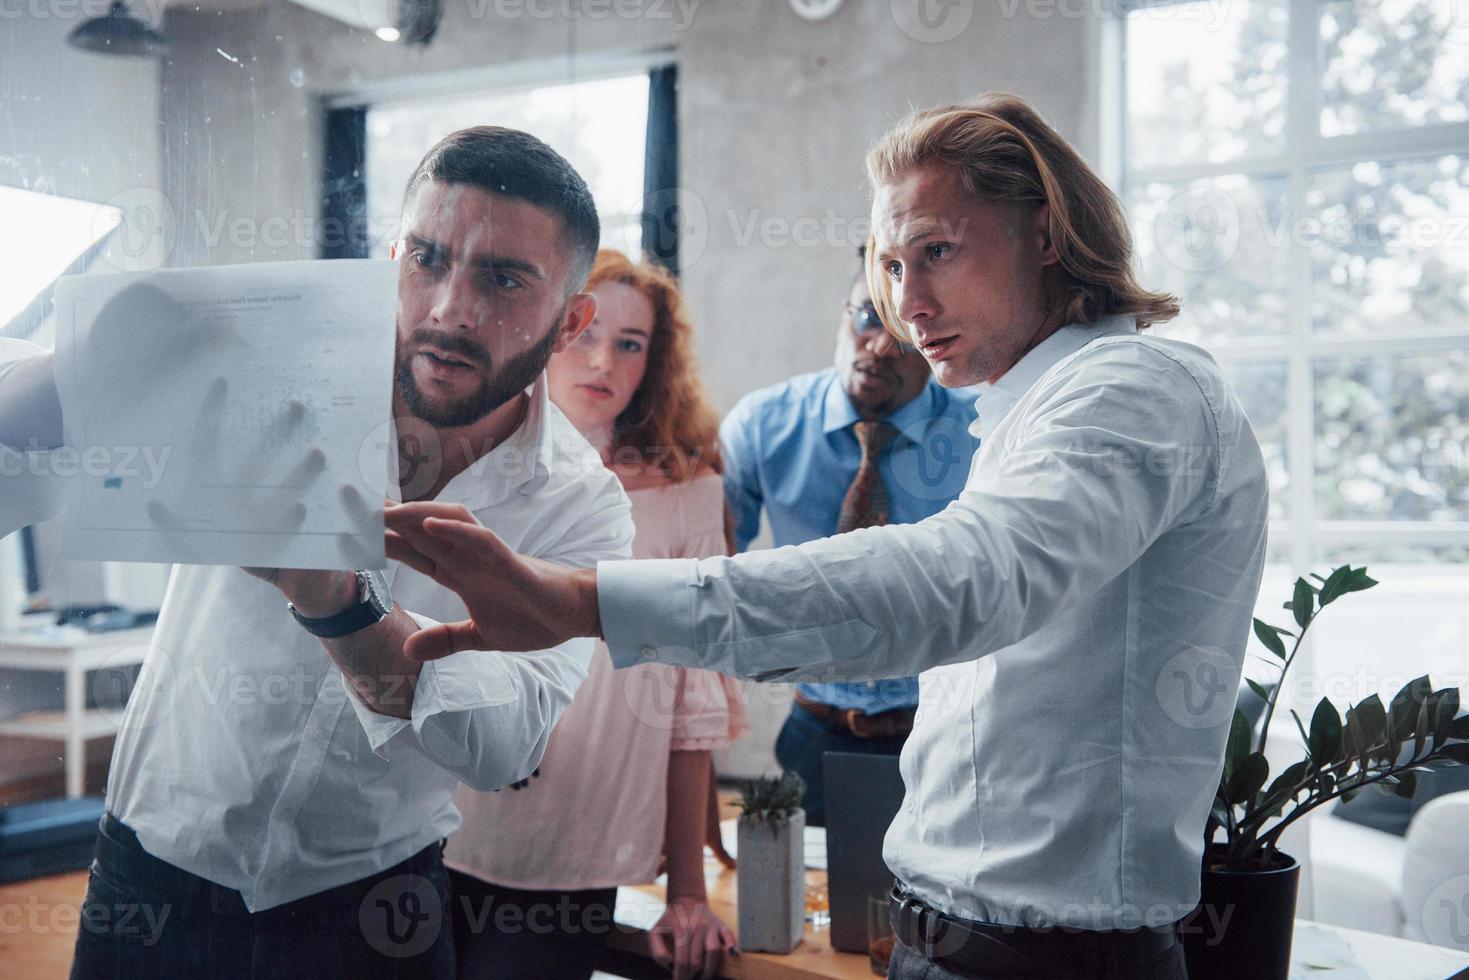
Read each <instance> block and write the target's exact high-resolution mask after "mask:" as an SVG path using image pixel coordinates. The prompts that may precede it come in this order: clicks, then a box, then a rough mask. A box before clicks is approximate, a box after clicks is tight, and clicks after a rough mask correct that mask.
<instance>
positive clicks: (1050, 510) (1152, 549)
mask: <svg viewBox="0 0 1469 980" xmlns="http://www.w3.org/2000/svg"><path fill="white" fill-rule="evenodd" d="M868 172H869V176H870V178H871V181H872V184H873V188H874V203H873V227H874V242H873V243H872V245H871V246H870V247H869V253H868V254H869V266H868V273H869V280H870V282H871V284H872V292H873V296H874V297H875V299H876V300H877V302H878V308H879V310H880V311H882V315H883V321H884V323H885V324H886V325H887V326H888V328H889V329H890V330H891V331H892V332H893V333H895V334H896V335H898V336H899V337H900V338H901V339H903V340H905V341H908V342H911V343H913V344H914V345H916V346H917V347H918V348H919V349H920V350H921V351H922V352H923V354H924V356H925V357H926V358H927V359H928V361H929V363H930V364H931V365H932V367H933V371H934V375H935V376H936V377H937V378H938V380H939V382H940V383H942V384H943V385H945V386H949V387H952V386H958V385H968V384H980V385H981V395H980V398H979V401H978V406H977V407H978V414H979V421H978V423H976V425H977V427H978V431H977V432H976V434H977V435H980V436H981V437H982V439H983V442H982V445H981V448H980V449H979V451H978V453H977V454H976V456H975V460H974V464H973V466H972V468H971V471H970V477H969V481H968V484H967V486H966V488H965V490H964V492H963V493H962V494H961V495H960V497H959V499H958V500H957V501H955V502H954V503H953V504H951V505H950V506H949V507H948V508H947V509H946V510H944V511H943V512H942V513H940V514H937V515H935V516H933V517H930V518H928V519H927V520H924V521H922V522H920V523H918V524H913V525H900V526H888V527H876V528H869V529H863V530H857V531H853V532H850V533H848V534H842V535H837V536H835V537H831V538H826V539H824V540H821V541H814V542H809V543H807V544H803V545H799V546H796V547H790V548H782V549H779V550H776V551H767V552H759V553H754V554H746V555H740V556H738V557H735V558H710V559H704V560H701V561H692V560H688V561H643V562H604V563H602V564H600V565H599V566H598V568H597V569H596V570H595V571H591V570H576V571H568V570H564V569H559V568H556V567H555V566H552V565H549V564H547V563H544V562H538V561H535V560H533V559H528V558H524V557H521V556H518V555H516V554H515V553H514V551H513V549H512V548H511V547H508V546H507V543H506V542H503V541H501V540H500V539H499V538H498V537H497V536H496V535H495V534H494V533H492V532H491V531H489V530H485V529H482V528H478V527H475V526H474V524H473V523H472V522H470V521H469V519H468V518H469V515H467V514H464V513H462V512H458V511H455V510H454V509H453V508H446V507H442V506H437V505H433V504H411V505H407V506H404V507H402V508H390V509H389V512H388V522H389V547H390V549H391V553H392V554H395V555H397V556H399V557H401V558H402V559H403V560H405V561H407V562H408V563H409V564H412V565H413V566H414V567H416V568H419V569H421V570H423V571H424V572H426V573H428V574H430V575H434V576H435V577H437V578H438V579H439V580H440V581H441V582H443V583H444V584H446V585H449V586H450V587H452V588H454V589H455V590H456V591H458V592H459V593H460V594H461V595H462V596H464V597H465V599H466V604H467V605H468V607H469V610H470V613H471V615H472V617H473V618H472V620H471V621H466V622H460V623H454V624H443V625H439V626H435V627H432V628H430V629H427V630H425V631H424V632H423V633H421V634H419V635H418V636H416V637H414V638H413V639H411V640H410V641H409V643H408V645H407V650H408V653H409V655H410V656H417V657H422V658H425V659H427V658H433V657H438V656H443V655H447V654H450V653H452V652H454V651H457V650H461V649H466V648H475V649H487V648H488V649H496V650H500V649H519V648H533V647H540V646H544V645H545V644H546V643H548V642H556V641H559V640H560V639H562V638H564V637H567V636H593V635H596V636H605V637H606V639H607V643H608V645H609V647H610V648H611V652H612V656H613V659H614V661H616V662H617V663H618V664H619V665H630V664H633V663H639V662H642V661H645V660H658V661H663V662H667V663H673V664H680V665H685V666H690V667H705V668H712V669H714V670H719V671H723V672H726V673H731V674H737V675H740V676H746V677H754V678H757V679H770V678H777V677H778V678H781V679H782V680H814V681H839V680H845V679H848V678H852V677H862V676H871V675H874V674H877V675H884V676H886V675H889V674H904V673H920V672H921V673H920V705H919V709H918V715H917V719H916V722H915V727H914V730H913V734H912V735H911V736H910V738H909V741H908V743H907V746H906V747H905V749H904V751H903V756H902V770H903V777H904V781H905V784H906V788H907V798H906V800H905V802H904V804H903V807H902V809H901V811H900V812H899V815H898V817H897V819H896V820H895V821H894V823H893V825H892V827H891V829H890V830H889V832H888V835H887V840H886V844H885V848H884V857H885V859H886V861H887V864H888V866H889V867H891V868H892V869H893V871H894V872H895V873H896V875H897V876H898V885H897V886H896V889H895V892H896V894H895V898H896V900H897V904H896V906H895V911H894V915H893V919H894V925H895V928H896V931H897V934H898V938H899V940H900V944H899V946H898V948H897V950H896V951H895V954H894V958H893V962H892V965H891V967H890V973H889V976H890V977H902V978H908V977H913V978H916V977H919V976H922V977H928V978H950V977H965V978H977V977H990V976H1024V975H1033V976H1034V975H1044V976H1066V977H1089V978H1093V977H1106V978H1119V980H1120V978H1139V977H1167V978H1176V977H1183V976H1185V966H1184V961H1183V954H1182V949H1181V945H1180V943H1179V942H1178V940H1177V923H1178V921H1179V920H1180V919H1181V918H1183V917H1184V916H1185V915H1186V914H1187V913H1188V912H1189V911H1190V910H1191V909H1192V908H1193V906H1194V905H1195V904H1196V902H1197V900H1198V895H1199V872H1200V866H1201V858H1202V852H1203V845H1204V840H1203V832H1204V826H1205V820H1206V817H1207V814H1208V812H1209V804H1210V801H1211V799H1212V797H1213V793H1214V790H1215V787H1216V786H1217V784H1218V780H1219V774H1220V771H1221V768H1222V765H1223V751H1224V743H1225V739H1226V736H1227V729H1228V725H1229V719H1230V716H1231V713H1232V711H1233V706H1234V694H1235V688H1236V684H1237V683H1238V678H1239V673H1240V667H1241V665H1242V662H1243V658H1244V649H1245V642H1246V634H1247V632H1248V629H1249V624H1250V617H1251V611H1252V608H1253V605H1254V600H1255V596H1256V592H1257V590H1258V588H1259V579H1260V572H1261V568H1262V566H1263V563H1264V555H1265V527H1266V511H1267V483H1266V477H1265V470H1264V466H1263V463H1262V460H1261V456H1260V451H1259V446H1258V444H1257V443H1256V440H1255V437H1254V435H1253V433H1252V432H1251V430H1250V427H1249V424H1248V423H1247V422H1246V420H1245V416H1244V413H1243V412H1242V411H1241V409H1240V406H1239V403H1238V402H1237V401H1236V399H1235V397H1234V395H1233V394H1232V393H1231V391H1230V389H1229V386H1228V385H1227V384H1226V383H1225V381H1224V379H1223V377H1222V375H1221V373H1220V371H1219V369H1218V367H1217V365H1215V363H1214V362H1213V360H1212V359H1211V358H1210V357H1209V356H1208V355H1207V354H1206V353H1204V352H1203V351H1202V350H1199V349H1198V348H1196V347H1192V346H1189V345H1187V344H1183V343H1178V342H1174V341H1168V340H1161V339H1157V338H1154V337H1151V336H1148V335H1143V334H1140V333H1139V330H1140V329H1142V328H1145V327H1147V326H1149V325H1150V324H1153V323H1158V322H1162V321H1165V320H1167V319H1169V318H1170V317H1172V316H1173V315H1175V314H1176V313H1177V311H1178V306H1177V303H1176V302H1175V301H1174V300H1173V298H1172V297H1170V296H1167V295H1164V294H1159V293H1154V292H1149V291H1147V290H1145V289H1143V288H1142V287H1141V286H1139V285H1138V283H1137V282H1136V281H1135V280H1134V277H1133V273H1132V270H1131V259H1132V255H1131V241H1130V237H1129V235H1128V232H1127V227H1126V223H1125V219H1124V217H1123V212H1122V209H1121V207H1120V206H1119V204H1118V201H1117V199H1116V197H1115V195H1113V194H1112V192H1111V191H1110V190H1109V189H1108V188H1107V187H1106V185H1105V184H1104V183H1103V182H1102V181H1101V180H1100V179H1098V178H1097V177H1096V175H1095V174H1094V173H1092V171H1091V170H1090V169H1089V168H1088V167H1087V165H1086V164H1085V162H1084V161H1083V160H1082V159H1081V157H1080V156H1079V155H1078V154H1077V153H1076V151H1075V150H1074V149H1072V148H1071V147H1070V146H1069V145H1068V144H1067V143H1066V142H1065V140H1064V139H1062V138H1061V136H1060V135H1059V134H1057V133H1056V132H1055V131H1054V130H1053V129H1052V128H1051V127H1050V126H1048V125H1047V124H1046V123H1045V122H1044V121H1043V120H1042V119H1041V118H1040V117H1039V116H1038V115H1037V114H1036V113H1035V111H1034V110H1033V109H1032V108H1031V107H1030V106H1028V105H1027V104H1026V103H1025V102H1023V101H1022V100H1020V99H1018V98H1015V97H1013V96H1007V95H988V96H982V97H980V98H979V99H977V100H975V101H973V102H970V103H966V104H960V105H950V106H944V107H942V108H938V109H932V110H928V111H925V112H920V113H917V114H916V115H914V116H913V117H910V118H909V119H908V120H906V121H904V122H903V123H902V124H900V125H899V126H898V127H897V129H895V130H894V131H893V132H892V133H890V134H888V135H887V136H886V137H884V138H883V139H882V140H881V141H880V142H879V143H878V145H877V146H876V147H875V148H874V150H873V151H872V153H871V154H870V155H869V157H868ZM1204 680H1208V681H1212V683H1210V684H1208V685H1207V686H1206V688H1205V690H1204V694H1205V697H1204V698H1203V699H1202V700H1200V698H1199V693H1200V690H1199V686H1198V685H1197V684H1196V682H1197V681H1204Z"/></svg>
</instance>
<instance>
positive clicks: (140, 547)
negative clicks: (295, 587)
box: [56, 260, 397, 569]
mask: <svg viewBox="0 0 1469 980" xmlns="http://www.w3.org/2000/svg"><path fill="white" fill-rule="evenodd" d="M396 309H397V265H396V263H393V262H384V261H369V260H336V261H313V262H275V263H260V264H255V265H239V266H217V267H214V268H204V269H178V270H165V271H157V272H149V273H136V274H135V273H126V274H114V275H98V276H74V277H70V278H66V279H62V280H61V281H60V282H59V283H58V284H57V288H56V327H57V341H56V383H57V389H58V391H59V392H60V395H61V405H62V415H63V420H64V424H65V428H66V444H67V446H68V448H69V449H70V450H71V451H72V452H74V453H75V454H76V455H75V459H76V462H77V469H78V478H77V480H76V481H75V482H76V486H75V488H74V489H73V491H72V492H71V493H70V494H69V496H68V501H67V506H66V511H65V515H64V518H63V522H64V528H65V532H66V533H65V543H64V545H63V553H64V554H65V556H66V557H68V558H86V559H106V560H116V561H145V562H185V563H194V564H211V565H256V566H267V567H275V568H331V569H350V568H380V567H382V566H383V565H384V563H385V559H384V554H383V518H382V510H383V506H382V499H383V492H384V485H385V475H386V473H387V467H388V445H387V438H386V436H385V433H386V432H387V431H388V429H387V425H386V423H387V420H388V418H389V416H390V414H391V395H392V383H393V382H392V375H393V347H394V341H393V338H394V321H395V311H396Z"/></svg>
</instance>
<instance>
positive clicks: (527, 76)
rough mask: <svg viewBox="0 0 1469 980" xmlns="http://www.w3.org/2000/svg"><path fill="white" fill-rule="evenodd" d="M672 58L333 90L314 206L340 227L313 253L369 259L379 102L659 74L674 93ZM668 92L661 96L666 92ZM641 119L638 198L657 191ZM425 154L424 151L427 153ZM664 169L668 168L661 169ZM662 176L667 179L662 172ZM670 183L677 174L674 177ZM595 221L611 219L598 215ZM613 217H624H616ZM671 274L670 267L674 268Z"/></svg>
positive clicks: (324, 100)
mask: <svg viewBox="0 0 1469 980" xmlns="http://www.w3.org/2000/svg"><path fill="white" fill-rule="evenodd" d="M677 70H678V59H677V58H676V57H675V55H674V52H673V50H672V49H657V50H652V51H646V52H637V53H610V54H604V55H590V56H581V57H579V58H578V59H577V61H576V68H575V71H569V70H568V64H567V62H566V61H565V60H564V59H549V60H544V61H531V62H523V63H516V64H512V65H502V66H495V67H490V68H474V69H465V70H459V71H450V72H444V73H439V74H433V75H417V76H409V77H406V78H395V79H385V80H378V81H371V82H364V83H359V84H358V85H356V86H354V87H352V88H350V89H344V90H340V91H336V92H328V93H325V94H323V95H322V96H321V97H320V98H318V100H317V114H318V117H319V119H320V120H321V129H322V137H321V140H322V183H321V187H320V188H319V199H318V206H319V208H320V210H321V215H322V218H323V221H324V222H328V223H330V224H329V225H328V227H331V228H333V229H341V233H340V234H339V235H336V236H334V237H333V236H328V239H327V240H326V241H325V242H324V243H323V245H322V247H321V248H320V249H319V250H318V251H319V254H318V258H324V259H335V258H368V257H369V255H370V250H371V241H370V229H369V227H368V215H367V176H366V168H365V161H366V156H367V138H368V137H367V132H366V118H367V113H368V112H369V111H370V110H371V109H372V108H373V107H374V106H377V105H379V104H381V103H385V102H406V101H416V100H421V99H439V98H451V97H457V96H464V95H466V94H475V95H503V94H513V93H516V92H524V91H528V90H530V89H535V88H540V87H543V86H554V85H565V84H574V83H583V82H598V81H609V80H611V79H615V78H626V77H629V76H633V75H642V76H644V77H646V78H647V79H648V82H649V86H650V89H651V87H652V86H654V85H655V84H657V80H658V78H659V77H660V73H661V76H662V78H663V79H665V81H666V82H667V84H668V85H670V86H672V87H673V89H674V91H675V92H676V87H677ZM666 94H667V93H665V95H666ZM649 108H650V114H649V118H648V122H647V127H648V130H649V131H650V132H649V134H645V146H644V178H643V193H644V199H645V200H646V199H647V197H648V196H649V195H650V194H651V193H652V192H653V190H654V189H655V188H652V187H651V186H650V183H649V181H650V178H652V177H654V176H655V175H654V174H652V173H651V172H650V170H649V159H648V154H649V150H650V146H649V145H648V141H649V135H650V133H651V129H652V127H653V125H654V124H655V120H654V118H653V115H652V112H651V110H652V108H653V107H652V106H650V107H649ZM662 108H664V109H665V110H671V111H672V113H673V120H674V125H673V126H672V127H670V128H667V129H665V131H664V132H662V133H660V134H659V138H660V139H661V140H663V141H664V142H665V144H666V143H667V141H669V140H672V153H673V156H674V158H675V159H676V157H677V140H678V131H677V126H676V107H675V104H674V103H673V102H672V101H671V100H670V101H669V102H668V104H667V105H666V106H663V107H662ZM657 122H658V123H660V124H662V125H664V126H665V127H666V126H667V123H668V122H669V120H668V119H667V118H666V117H665V118H660V119H659V120H657ZM425 149H426V148H425ZM665 169H666V168H665ZM660 176H662V177H666V176H667V175H666V174H661V175H660ZM674 177H675V179H676V173H675V175H674ZM597 216H598V218H599V219H600V220H604V221H605V220H606V219H607V218H609V217H613V215H608V214H603V213H601V211H600V208H599V212H598V215H597ZM616 217H626V216H624V215H616ZM647 220H648V216H647V215H646V214H645V215H644V216H643V221H644V229H645V230H644V232H643V240H644V243H645V244H646V241H647V236H648V232H647V230H646V228H647ZM657 257H658V258H659V259H660V260H663V261H665V263H667V262H668V261H675V262H676V254H675V255H673V256H665V255H659V256H657ZM675 272H676V270H675Z"/></svg>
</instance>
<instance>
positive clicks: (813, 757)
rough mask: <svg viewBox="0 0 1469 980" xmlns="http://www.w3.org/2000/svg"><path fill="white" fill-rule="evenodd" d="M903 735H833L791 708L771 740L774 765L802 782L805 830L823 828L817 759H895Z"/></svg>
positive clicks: (823, 807) (823, 725)
mask: <svg viewBox="0 0 1469 980" xmlns="http://www.w3.org/2000/svg"><path fill="white" fill-rule="evenodd" d="M907 740H908V737H907V736H906V735H895V736H892V737H890V738H858V737H857V736H855V735H852V734H850V733H848V732H841V731H837V730H835V729H833V728H830V727H828V726H827V724H826V722H824V721H821V720H820V719H819V718H816V717H814V716H813V715H811V714H810V713H809V712H807V711H806V710H805V709H804V708H802V707H801V706H800V705H797V704H793V705H791V713H790V714H789V715H788V716H787V717H786V721H785V724H784V725H783V726H782V727H781V730H780V735H779V737H777V738H776V740H775V761H777V762H779V763H780V767H781V768H782V769H784V770H786V771H787V772H793V773H795V774H796V775H798V776H800V777H801V778H802V779H803V780H805V782H806V801H805V803H804V804H802V805H803V806H804V808H805V810H806V826H808V827H824V826H826V800H825V793H824V792H823V787H822V782H823V777H822V763H821V757H822V756H823V755H825V754H826V753H827V752H860V753H864V754H867V755H897V754H899V753H900V752H902V751H903V743H904V742H906V741H907Z"/></svg>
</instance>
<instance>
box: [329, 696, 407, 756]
mask: <svg viewBox="0 0 1469 980" xmlns="http://www.w3.org/2000/svg"><path fill="white" fill-rule="evenodd" d="M342 687H343V688H345V689H346V691H347V700H348V701H349V702H350V703H351V705H352V710H353V711H355V712H357V723H358V724H360V725H361V726H362V733H363V734H364V735H366V736H367V744H368V745H370V746H372V751H373V754H374V755H376V756H377V757H378V758H379V759H390V758H392V756H391V755H390V754H389V753H388V743H389V742H390V741H392V740H393V737H394V736H396V735H397V734H398V733H399V732H401V731H402V730H403V729H405V728H407V727H408V726H409V724H410V722H409V721H408V719H407V718H397V717H394V716H393V715H385V714H382V713H381V712H379V711H374V710H373V709H372V708H370V707H368V705H367V702H366V701H363V700H362V698H361V697H359V696H358V694H357V692H356V691H355V690H353V688H352V685H351V684H350V683H348V681H347V678H346V677H343V678H342ZM413 698H414V700H415V701H417V700H418V694H417V692H415V693H414V695H413Z"/></svg>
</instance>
